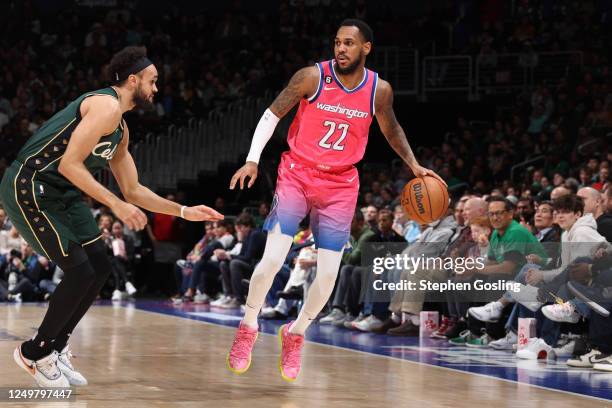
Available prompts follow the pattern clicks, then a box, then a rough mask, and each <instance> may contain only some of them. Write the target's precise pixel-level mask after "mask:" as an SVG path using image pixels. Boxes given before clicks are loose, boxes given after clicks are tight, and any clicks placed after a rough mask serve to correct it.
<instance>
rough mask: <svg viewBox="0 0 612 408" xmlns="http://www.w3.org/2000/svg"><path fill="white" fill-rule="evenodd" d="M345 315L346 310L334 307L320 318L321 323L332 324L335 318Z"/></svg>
mask: <svg viewBox="0 0 612 408" xmlns="http://www.w3.org/2000/svg"><path fill="white" fill-rule="evenodd" d="M343 317H344V312H343V311H342V310H340V309H337V308H334V310H332V311H331V313H329V314H328V315H327V316H325V317H322V318H321V319H319V324H332V322H333V321H334V320H338V319H341V318H343Z"/></svg>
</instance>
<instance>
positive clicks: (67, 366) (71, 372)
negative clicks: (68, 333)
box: [57, 344, 87, 385]
mask: <svg viewBox="0 0 612 408" xmlns="http://www.w3.org/2000/svg"><path fill="white" fill-rule="evenodd" d="M73 357H74V356H73V355H72V351H70V346H69V345H68V344H66V347H64V349H63V350H62V351H61V352H60V353H59V354H58V356H57V368H59V369H60V371H61V372H62V374H64V375H65V376H66V378H67V379H68V382H69V383H70V385H87V379H86V378H85V377H83V375H82V374H81V373H79V372H78V371H77V370H75V369H74V366H73V365H72V362H71V361H70V360H71V359H72V358H73Z"/></svg>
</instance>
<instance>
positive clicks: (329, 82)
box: [325, 75, 332, 84]
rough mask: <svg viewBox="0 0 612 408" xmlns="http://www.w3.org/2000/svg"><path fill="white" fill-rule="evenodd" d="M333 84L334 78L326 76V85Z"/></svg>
mask: <svg viewBox="0 0 612 408" xmlns="http://www.w3.org/2000/svg"><path fill="white" fill-rule="evenodd" d="M331 82H332V77H330V76H329V75H326V76H325V83H326V84H331Z"/></svg>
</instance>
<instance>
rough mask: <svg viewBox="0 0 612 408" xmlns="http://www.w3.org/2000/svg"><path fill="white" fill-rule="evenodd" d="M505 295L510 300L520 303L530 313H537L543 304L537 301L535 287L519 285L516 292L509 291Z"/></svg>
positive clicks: (536, 289)
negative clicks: (508, 296) (507, 295)
mask: <svg viewBox="0 0 612 408" xmlns="http://www.w3.org/2000/svg"><path fill="white" fill-rule="evenodd" d="M506 293H508V294H509V295H510V298H511V299H512V300H514V301H515V302H517V303H520V304H521V305H523V306H525V307H526V308H527V309H529V310H531V311H532V312H537V311H538V310H540V308H541V307H542V305H543V304H544V303H542V302H540V301H538V288H536V287H535V286H531V285H523V284H521V285H520V290H519V291H518V292H513V291H511V290H510V291H508V292H506Z"/></svg>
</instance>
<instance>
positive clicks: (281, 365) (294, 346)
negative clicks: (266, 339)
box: [278, 322, 304, 382]
mask: <svg viewBox="0 0 612 408" xmlns="http://www.w3.org/2000/svg"><path fill="white" fill-rule="evenodd" d="M292 324H293V322H290V323H288V324H284V325H282V326H281V327H280V329H279V330H278V342H279V343H280V346H281V355H280V358H279V361H278V369H279V370H280V373H281V376H282V377H283V380H285V381H289V382H291V381H295V380H296V378H297V376H298V374H300V366H301V364H302V356H301V353H302V347H304V336H300V335H299V334H293V333H289V327H290V326H291V325H292Z"/></svg>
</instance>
